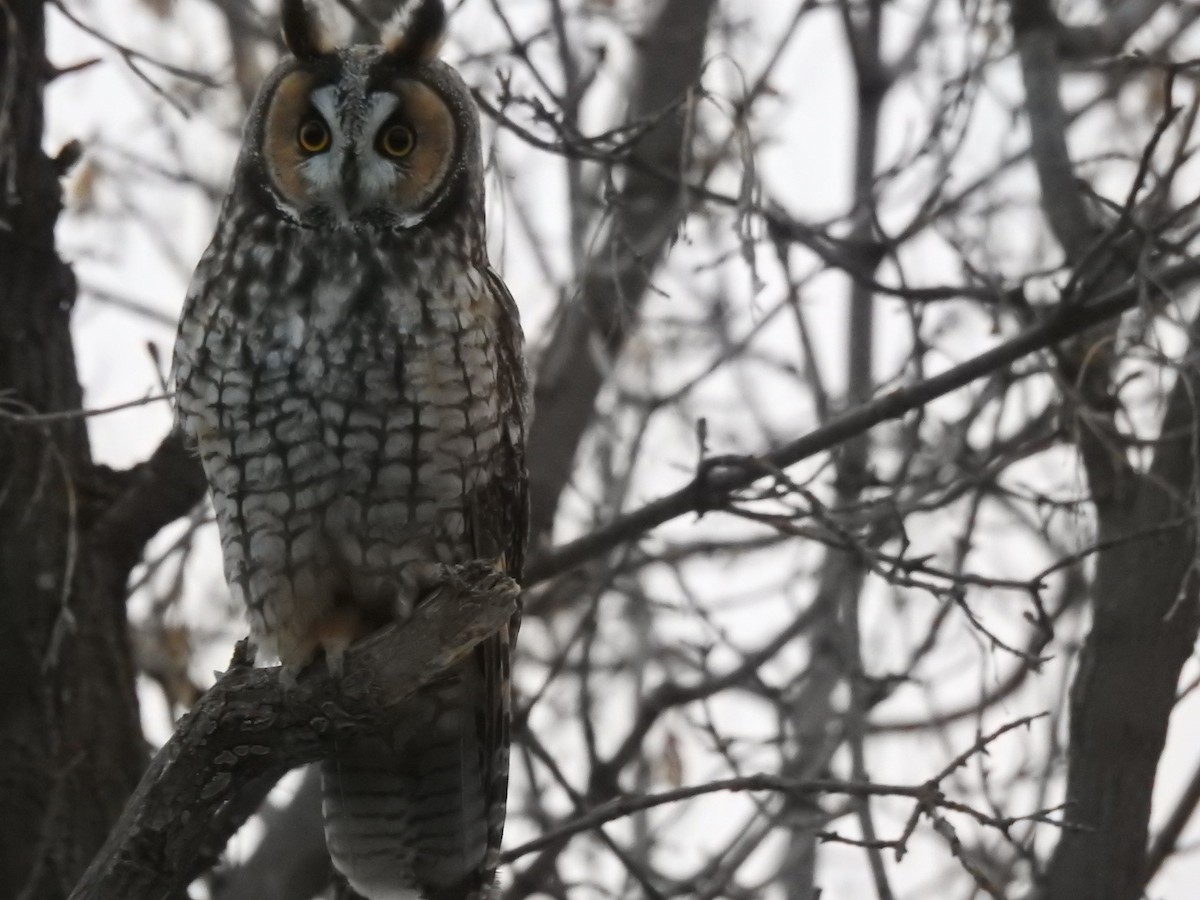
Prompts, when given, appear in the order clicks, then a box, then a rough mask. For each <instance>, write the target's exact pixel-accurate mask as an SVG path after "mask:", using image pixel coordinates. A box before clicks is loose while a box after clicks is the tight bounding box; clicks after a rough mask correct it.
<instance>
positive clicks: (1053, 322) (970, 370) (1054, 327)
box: [525, 259, 1200, 585]
mask: <svg viewBox="0 0 1200 900" xmlns="http://www.w3.org/2000/svg"><path fill="white" fill-rule="evenodd" d="M1198 277H1200V259H1191V260H1188V261H1186V262H1182V263H1178V264H1176V265H1174V266H1170V267H1168V268H1165V269H1162V270H1160V271H1159V272H1158V273H1157V274H1154V275H1151V276H1148V278H1147V279H1146V281H1145V283H1143V282H1142V281H1141V280H1139V281H1135V282H1131V283H1130V284H1127V285H1125V286H1124V287H1121V288H1118V289H1116V290H1112V291H1108V292H1106V293H1104V294H1101V295H1100V296H1099V297H1097V298H1096V299H1095V300H1094V301H1092V302H1090V303H1083V304H1080V305H1078V306H1067V305H1062V306H1060V307H1059V308H1058V309H1057V310H1056V311H1054V312H1053V313H1051V314H1050V316H1048V317H1047V318H1046V319H1045V321H1043V322H1040V323H1039V324H1037V325H1033V326H1031V327H1029V328H1027V329H1025V330H1024V331H1022V332H1021V333H1020V334H1018V335H1017V336H1016V337H1013V338H1011V339H1009V340H1007V341H1005V342H1003V343H1001V344H998V345H997V346H995V347H993V348H992V349H991V350H988V351H986V352H984V353H980V354H979V355H978V356H975V357H972V358H971V359H969V360H967V361H966V362H964V363H960V364H959V365H957V366H953V367H952V368H949V369H947V370H946V371H944V372H942V373H941V374H938V375H934V376H933V377H931V378H927V379H925V380H924V381H919V382H917V383H916V384H911V385H908V386H907V387H903V388H897V389H896V390H893V391H889V392H888V393H887V394H884V395H883V396H881V397H878V398H876V399H875V400H872V401H870V402H869V403H863V404H862V405H860V406H857V407H855V408H854V409H852V410H849V411H848V412H845V413H843V414H842V415H840V416H836V417H835V418H833V419H831V420H830V421H829V422H828V423H827V424H825V425H823V426H822V427H820V428H816V429H814V430H813V431H810V432H809V433H808V434H805V435H803V436H801V437H798V438H796V439H795V440H794V441H790V442H789V443H787V444H784V445H783V446H781V447H779V448H778V449H776V450H773V451H771V452H769V453H764V454H762V455H761V456H758V457H744V458H738V459H737V460H735V461H734V462H735V463H736V464H726V465H719V464H720V463H721V462H722V460H719V459H718V460H710V466H709V467H708V468H706V469H704V470H703V471H701V472H700V473H699V474H698V475H697V476H696V478H695V479H693V480H692V481H691V482H690V483H689V484H687V485H686V486H684V487H682V488H680V489H679V490H677V491H675V492H674V493H672V494H667V495H666V496H664V497H660V498H658V499H657V500H652V501H651V502H649V503H647V504H646V505H645V506H642V507H641V508H639V509H636V510H634V511H633V512H630V513H627V514H626V515H624V516H621V517H620V518H619V519H617V520H616V521H614V522H612V523H611V524H609V525H605V526H604V527H603V528H597V529H596V530H595V531H593V532H591V533H590V534H587V535H584V536H583V537H581V538H578V539H577V540H574V541H571V542H570V543H567V544H564V545H563V546H561V547H558V548H556V549H554V550H551V551H549V552H547V553H544V554H540V555H538V556H536V557H535V558H534V559H533V560H532V561H531V562H530V564H529V566H527V567H526V578H525V583H526V585H532V584H536V583H537V582H539V581H543V580H545V579H547V578H552V577H554V576H556V575H560V574H562V573H564V572H567V571H570V570H571V569H573V568H575V567H576V566H578V565H581V564H583V563H585V562H587V561H589V560H592V559H595V558H596V557H598V556H600V555H601V554H604V553H607V552H608V551H609V550H612V549H614V548H616V547H619V546H620V545H621V544H624V543H626V542H628V541H632V540H636V539H637V538H639V537H641V536H642V535H643V534H645V533H646V532H647V531H650V530H651V529H653V528H656V527H658V526H659V525H662V524H663V523H664V522H669V521H670V520H671V519H674V518H676V517H678V516H682V515H684V514H686V513H689V512H697V511H702V510H704V509H707V508H710V507H711V506H712V505H713V502H714V499H720V498H723V497H725V496H727V495H728V494H729V493H730V492H732V491H736V490H741V489H742V488H745V487H748V486H749V485H751V484H753V483H754V482H755V481H757V480H758V479H760V478H762V477H764V476H765V475H766V474H767V473H768V472H769V471H770V470H771V469H783V468H787V467H788V466H792V465H795V464H796V463H798V462H800V461H801V460H804V459H808V458H809V457H810V456H814V455H816V454H817V453H820V452H822V451H825V450H829V449H831V448H833V447H835V446H837V445H838V444H841V443H842V442H843V441H845V440H846V439H847V438H849V437H852V436H853V435H856V434H860V433H862V432H864V431H866V430H867V429H868V428H873V427H875V426H876V425H879V424H881V423H883V422H887V421H890V420H892V419H898V418H900V417H901V416H903V415H905V414H907V413H909V412H912V411H913V410H915V409H917V408H918V407H921V406H924V405H925V404H926V403H929V402H930V401H931V400H935V399H937V398H938V397H941V396H944V395H945V394H949V393H950V392H951V391H955V390H958V389H959V388H961V387H964V386H965V385H968V384H970V383H971V382H972V381H974V380H975V379H977V378H981V377H983V376H984V375H987V374H989V373H991V372H995V371H998V370H999V369H1003V368H1004V367H1006V366H1009V365H1012V364H1013V363H1014V362H1016V361H1017V360H1018V359H1020V358H1021V357H1023V356H1027V355H1028V354H1030V353H1034V352H1036V351H1038V350H1044V349H1045V348H1047V347H1049V346H1051V345H1053V344H1056V343H1058V342H1059V341H1062V340H1065V339H1067V338H1069V337H1072V336H1074V335H1076V334H1079V333H1081V332H1083V331H1085V330H1087V329H1088V328H1091V327H1092V326H1093V325H1095V324H1097V323H1098V322H1103V321H1106V320H1108V319H1111V318H1114V317H1116V316H1119V315H1120V314H1121V313H1123V312H1125V311H1127V310H1129V309H1131V308H1133V307H1134V306H1136V305H1137V304H1138V302H1139V301H1140V300H1141V299H1143V298H1144V296H1145V292H1146V290H1148V289H1149V290H1170V289H1173V288H1178V287H1181V286H1182V285H1185V284H1187V283H1189V282H1191V281H1193V280H1195V279H1196V278H1198ZM724 462H726V463H728V462H729V461H728V460H725V461H724Z"/></svg>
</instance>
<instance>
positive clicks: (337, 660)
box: [325, 646, 346, 681]
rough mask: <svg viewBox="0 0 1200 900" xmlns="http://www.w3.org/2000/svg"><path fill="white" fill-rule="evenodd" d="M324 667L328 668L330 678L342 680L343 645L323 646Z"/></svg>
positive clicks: (344, 667) (344, 659) (343, 670)
mask: <svg viewBox="0 0 1200 900" xmlns="http://www.w3.org/2000/svg"><path fill="white" fill-rule="evenodd" d="M325 668H326V669H328V670H329V675H330V677H331V678H334V679H336V680H337V681H341V680H342V675H343V674H344V673H345V671H346V648H345V646H342V647H326V648H325Z"/></svg>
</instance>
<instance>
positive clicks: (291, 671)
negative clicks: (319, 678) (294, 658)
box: [279, 664, 304, 691]
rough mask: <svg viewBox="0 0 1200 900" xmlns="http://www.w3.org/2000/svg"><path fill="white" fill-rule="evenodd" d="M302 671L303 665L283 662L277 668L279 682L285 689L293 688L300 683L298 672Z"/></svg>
mask: <svg viewBox="0 0 1200 900" xmlns="http://www.w3.org/2000/svg"><path fill="white" fill-rule="evenodd" d="M303 671H304V666H298V665H294V664H293V665H287V664H284V665H283V666H281V667H280V669H279V684H280V685H281V686H282V687H283V689H284V690H285V691H290V690H294V689H295V688H296V686H297V685H298V684H299V683H300V673H301V672H303Z"/></svg>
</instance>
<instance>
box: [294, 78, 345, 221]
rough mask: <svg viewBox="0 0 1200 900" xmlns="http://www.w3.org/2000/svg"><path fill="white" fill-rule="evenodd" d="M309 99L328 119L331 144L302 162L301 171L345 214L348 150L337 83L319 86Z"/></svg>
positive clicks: (316, 190)
mask: <svg viewBox="0 0 1200 900" xmlns="http://www.w3.org/2000/svg"><path fill="white" fill-rule="evenodd" d="M309 102H311V103H312V105H313V108H314V109H316V111H317V112H318V113H320V114H321V118H323V119H324V120H325V127H326V128H328V129H329V138H330V143H329V149H328V150H325V151H324V152H322V153H315V154H313V155H312V156H310V157H309V158H308V159H306V160H304V162H302V163H300V171H301V173H302V174H303V175H304V180H305V182H306V183H307V184H308V186H309V188H310V189H311V190H312V192H313V194H315V195H316V196H317V197H318V198H319V199H321V200H324V201H325V202H326V203H329V204H331V205H332V206H333V207H334V208H335V209H336V210H338V212H339V214H340V215H339V217H343V216H344V215H345V209H344V207H345V199H344V198H345V192H344V191H343V190H342V173H341V162H342V157H343V156H344V155H345V151H346V147H345V144H346V141H345V137H344V136H343V135H342V128H341V120H340V118H339V117H338V109H337V89H336V88H335V87H334V86H333V85H326V86H325V87H322V88H318V89H317V90H315V91H313V92H312V94H311V95H310V96H309Z"/></svg>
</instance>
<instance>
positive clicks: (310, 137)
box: [296, 118, 329, 153]
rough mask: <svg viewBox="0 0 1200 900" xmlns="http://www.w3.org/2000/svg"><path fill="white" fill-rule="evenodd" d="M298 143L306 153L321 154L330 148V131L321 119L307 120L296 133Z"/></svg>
mask: <svg viewBox="0 0 1200 900" xmlns="http://www.w3.org/2000/svg"><path fill="white" fill-rule="evenodd" d="M296 142H297V143H298V144H299V145H300V149H301V150H303V151H304V152H305V153H320V152H321V151H322V150H325V149H327V148H328V147H329V129H328V128H327V127H326V126H325V123H324V122H322V121H321V120H320V119H317V118H310V119H305V120H304V121H303V122H301V123H300V130H299V131H298V132H296Z"/></svg>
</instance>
